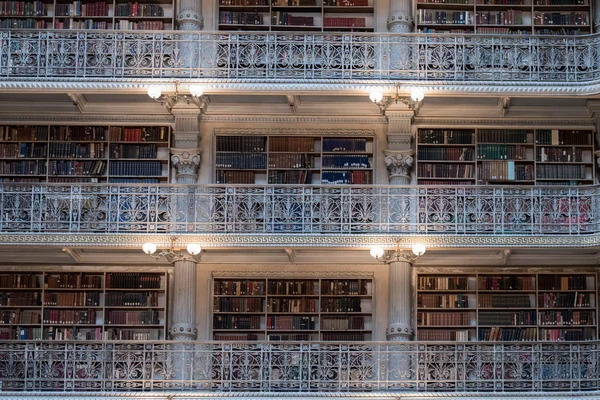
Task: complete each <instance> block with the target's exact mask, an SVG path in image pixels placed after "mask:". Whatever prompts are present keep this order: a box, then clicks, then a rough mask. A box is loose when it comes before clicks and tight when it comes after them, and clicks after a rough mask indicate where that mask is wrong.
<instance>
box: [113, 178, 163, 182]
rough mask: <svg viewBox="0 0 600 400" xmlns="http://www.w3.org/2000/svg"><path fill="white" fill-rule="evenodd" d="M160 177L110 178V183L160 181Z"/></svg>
mask: <svg viewBox="0 0 600 400" xmlns="http://www.w3.org/2000/svg"><path fill="white" fill-rule="evenodd" d="M159 182H160V180H159V178H142V179H138V178H108V183H159Z"/></svg>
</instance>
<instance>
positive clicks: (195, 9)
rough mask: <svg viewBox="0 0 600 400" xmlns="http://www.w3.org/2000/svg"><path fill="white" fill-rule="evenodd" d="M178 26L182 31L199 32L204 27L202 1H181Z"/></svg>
mask: <svg viewBox="0 0 600 400" xmlns="http://www.w3.org/2000/svg"><path fill="white" fill-rule="evenodd" d="M177 25H178V26H179V30H181V31H199V30H201V29H202V28H203V27H204V18H203V17H202V0H181V1H180V2H179V9H178V11H177Z"/></svg>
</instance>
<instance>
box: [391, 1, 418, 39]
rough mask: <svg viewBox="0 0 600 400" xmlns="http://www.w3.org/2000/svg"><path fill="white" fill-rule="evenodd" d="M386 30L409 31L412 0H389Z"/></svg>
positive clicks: (411, 16) (411, 22)
mask: <svg viewBox="0 0 600 400" xmlns="http://www.w3.org/2000/svg"><path fill="white" fill-rule="evenodd" d="M387 27H388V31H390V32H394V33H410V32H412V28H413V12H412V0H391V1H390V12H389V15H388V20H387Z"/></svg>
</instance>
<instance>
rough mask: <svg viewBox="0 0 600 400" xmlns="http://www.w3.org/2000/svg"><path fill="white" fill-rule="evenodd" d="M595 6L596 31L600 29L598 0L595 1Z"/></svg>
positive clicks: (599, 5)
mask: <svg viewBox="0 0 600 400" xmlns="http://www.w3.org/2000/svg"><path fill="white" fill-rule="evenodd" d="M593 8H594V32H596V33H598V32H599V31H600V4H599V3H598V1H595V2H593Z"/></svg>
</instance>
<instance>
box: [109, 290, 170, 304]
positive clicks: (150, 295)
mask: <svg viewBox="0 0 600 400" xmlns="http://www.w3.org/2000/svg"><path fill="white" fill-rule="evenodd" d="M104 305H105V306H107V307H110V306H117V307H119V306H125V307H133V306H135V307H158V293H157V292H135V293H128V292H108V293H106V294H105V295H104Z"/></svg>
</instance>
